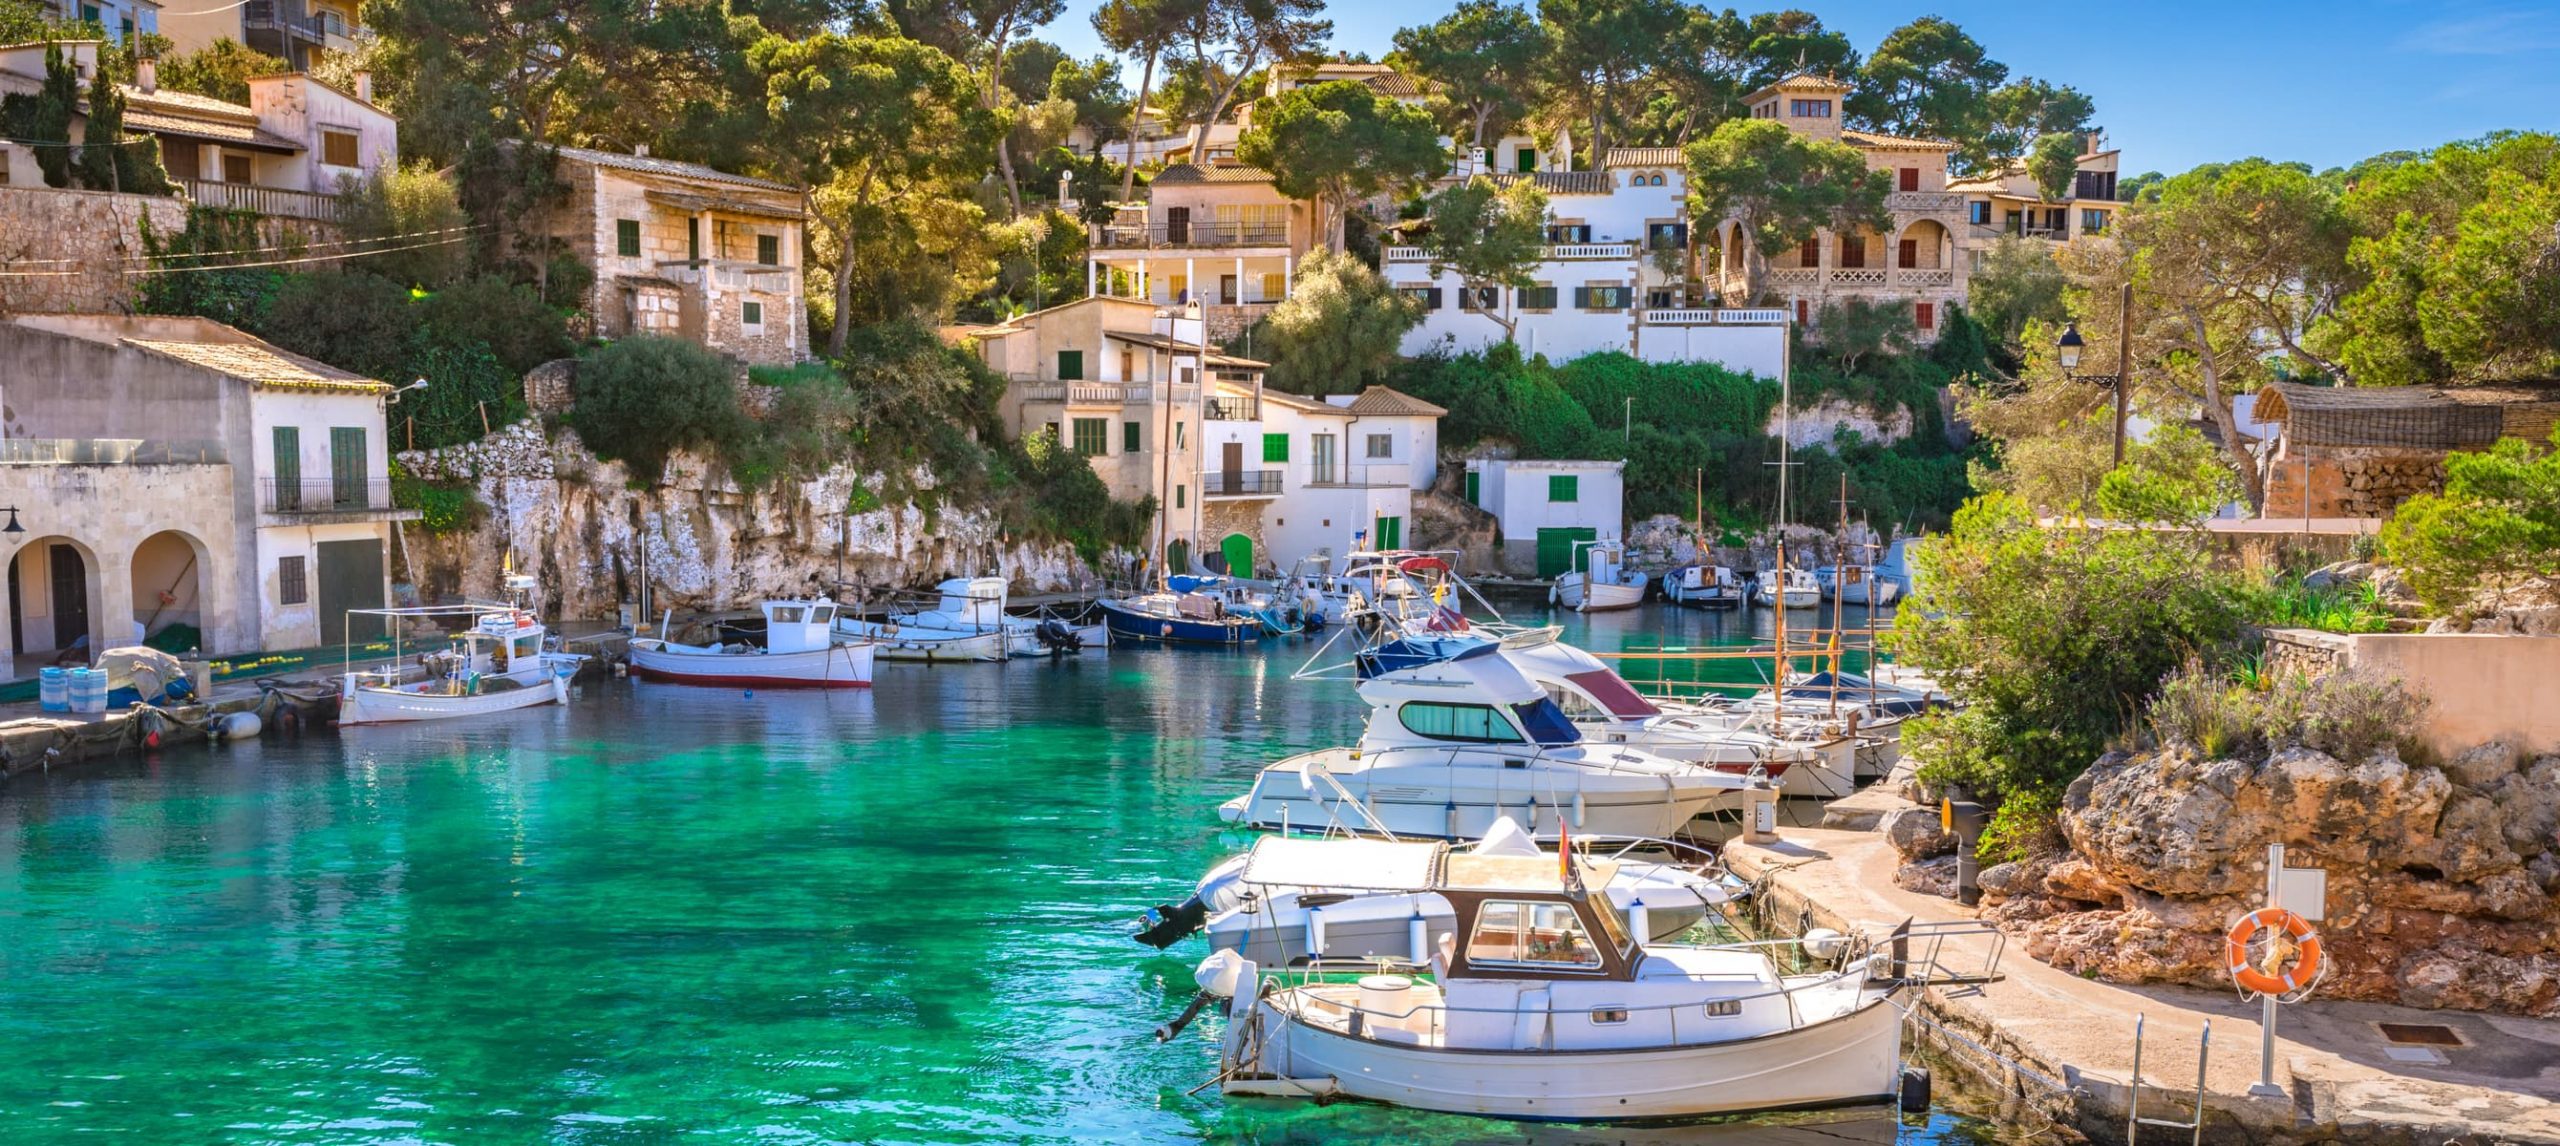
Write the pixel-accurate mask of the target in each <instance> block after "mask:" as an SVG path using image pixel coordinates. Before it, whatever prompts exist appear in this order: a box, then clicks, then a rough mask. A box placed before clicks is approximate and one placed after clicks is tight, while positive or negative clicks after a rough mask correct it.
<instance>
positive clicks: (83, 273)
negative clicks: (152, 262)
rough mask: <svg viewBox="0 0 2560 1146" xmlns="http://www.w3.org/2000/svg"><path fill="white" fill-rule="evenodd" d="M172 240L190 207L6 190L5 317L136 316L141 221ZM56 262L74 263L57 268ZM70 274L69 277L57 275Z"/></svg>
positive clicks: (150, 199)
mask: <svg viewBox="0 0 2560 1146" xmlns="http://www.w3.org/2000/svg"><path fill="white" fill-rule="evenodd" d="M144 218H149V219H150V220H151V226H152V229H153V230H154V231H156V232H159V233H161V234H171V233H175V232H177V231H180V230H183V229H185V227H186V225H187V204H186V202H185V201H184V200H180V199H171V198H165V197H162V196H154V195H117V194H113V193H110V192H105V191H64V190H58V189H55V188H51V187H0V271H6V272H11V273H9V274H6V275H5V276H0V313H5V314H26V313H45V312H100V311H104V312H113V313H125V312H128V311H130V310H131V309H132V299H133V288H134V283H135V279H134V278H133V277H132V276H130V275H127V274H125V273H124V272H125V270H126V269H127V268H130V267H134V266H137V265H140V264H138V263H137V262H133V261H131V260H137V259H139V258H140V257H141V256H142V231H141V227H140V225H139V220H141V219H144ZM53 260H70V261H69V262H58V261H53ZM58 271H69V272H70V273H67V274H57V273H54V272H58Z"/></svg>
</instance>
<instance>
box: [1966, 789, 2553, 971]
mask: <svg viewBox="0 0 2560 1146" xmlns="http://www.w3.org/2000/svg"><path fill="white" fill-rule="evenodd" d="M2061 824H2062V832H2063V835H2064V837H2065V838H2066V839H2067V840H2068V841H2069V844H2070V850H2069V852H2068V853H2067V854H2064V855H2061V856H2057V857H2051V858H2048V859H2044V860H2039V861H2034V862H2030V863H2026V864H2004V865H2001V866H1999V867H1995V868H1991V869H1989V870H1987V871H1985V872H1984V873H1983V874H1982V883H1983V887H1984V889H1985V892H1986V900H1985V901H1986V902H1987V903H1990V904H1992V905H1993V907H1992V911H1991V915H1992V917H1993V918H1995V919H1998V920H2000V921H2001V922H2002V923H2003V925H2004V926H2006V927H2008V928H2009V929H2011V930H2012V931H2013V932H2016V933H2018V934H2020V935H2021V936H2022V937H2023V939H2024V942H2025V946H2026V948H2027V950H2028V951H2029V953H2031V954H2033V955H2034V956H2035V957H2037V958H2039V959H2042V960H2045V961H2047V962H2049V963H2052V964H2054V965H2055V966H2058V967H2062V968H2065V969H2068V970H2073V971H2079V972H2083V973H2086V974H2093V975H2096V976H2098V977H2100V978H2104V979H2108V980H2111V981H2116V982H2157V981H2168V982H2187V983H2194V984H2198V985H2203V986H2217V987H2219V986H2228V985H2229V977H2228V975H2227V974H2226V973H2225V968H2224V964H2223V943H2222V933H2223V930H2224V929H2225V928H2226V927H2228V926H2229V924H2230V923H2231V921H2232V920H2234V919H2236V918H2238V917H2239V915H2240V914H2242V913H2243V912H2246V911H2249V910H2252V909H2254V908H2257V907H2259V906H2263V904H2264V889H2265V886H2266V859H2265V856H2266V850H2265V849H2266V845H2268V844H2270V843H2282V844H2284V845H2285V848H2286V853H2285V862H2286V863H2287V865H2289V866H2295V867H2319V868H2323V869H2326V870H2327V872H2328V873H2329V897H2328V918H2327V919H2326V920H2325V921H2324V922H2322V923H2320V924H2319V925H2318V926H2319V929H2320V931H2321V933H2322V935H2323V937H2324V944H2325V947H2326V950H2327V953H2328V958H2329V959H2330V960H2331V963H2332V970H2331V973H2330V976H2329V979H2328V981H2327V982H2326V983H2325V984H2324V985H2323V986H2322V987H2321V988H2320V993H2321V994H2322V995H2323V996H2326V997H2331V998H2349V999H2369V1000H2383V1001H2392V1002H2400V1003H2406V1004H2410V1005H2414V1006H2426V1007H2450V1008H2458V1009H2466V1010H2495V1011H2506V1012H2512V1013H2519V1014H2530V1015H2539V1016H2545V1017H2549V1016H2560V898H2555V896H2556V895H2560V756H2546V757H2543V758H2541V759H2538V760H2533V759H2526V758H2523V757H2522V756H2520V754H2519V753H2517V752H2516V751H2515V750H2514V749H2513V748H2510V747H2508V746H2506V745H2502V744H2491V745H2486V746H2483V747H2481V748H2478V749H2475V750H2473V751H2471V752H2467V753H2464V754H2463V755H2461V756H2459V757H2457V758H2455V759H2454V760H2452V761H2450V762H2448V763H2446V764H2445V765H2443V766H2442V767H2436V766H2430V765H2420V764H2411V763H2408V762H2405V761H2403V760H2401V759H2400V758H2399V757H2398V756H2396V755H2394V754H2392V753H2391V752H2389V751H2388V750H2386V751H2384V752H2382V753H2380V754H2377V755H2376V756H2375V757H2373V758H2372V759H2369V760H2366V761H2363V762H2361V763H2352V764H2351V763H2348V762H2345V761H2341V760H2339V759H2337V758H2335V757H2331V756H2328V755H2325V754H2323V753H2320V752H2316V751H2312V750H2309V749H2300V748H2297V749H2291V750H2287V751H2283V752H2278V753H2276V754H2274V755H2273V756H2272V757H2270V758H2269V759H2268V760H2267V761H2266V762H2265V763H2263V764H2249V763H2245V762H2242V761H2238V760H2214V759H2205V758H2202V757H2200V756H2198V755H2197V754H2195V753H2193V752H2191V751H2187V750H2184V749H2176V748H2172V749H2167V750H2162V751H2159V752H2155V753H2150V754H2146V755H2123V754H2117V755H2112V756H2109V757H2107V758H2105V759H2103V760H2100V761H2099V762H2098V763H2097V765H2096V766H2094V767H2092V768H2091V769H2090V770H2089V771H2088V773H2087V774H2085V775H2083V776H2082V777H2081V778H2080V779H2079V780H2078V781H2077V782H2075V783H2074V784H2073V785H2072V786H2071V789H2070V791H2069V794H2068V795H2067V796H2066V797H2065V804H2064V811H2063V815H2062V820H2061Z"/></svg>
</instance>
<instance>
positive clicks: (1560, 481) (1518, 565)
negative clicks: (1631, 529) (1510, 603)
mask: <svg viewBox="0 0 2560 1146" xmlns="http://www.w3.org/2000/svg"><path fill="white" fill-rule="evenodd" d="M1626 472H1627V463H1625V462H1623V461H1528V460H1520V459H1512V458H1479V459H1476V460H1473V461H1470V462H1468V463H1467V476H1466V485H1465V492H1466V498H1467V500H1468V501H1469V502H1470V503H1472V504H1474V505H1475V506H1476V507H1477V508H1479V509H1482V510H1484V511H1485V512H1487V513H1490V514H1492V515H1493V518H1494V521H1495V522H1496V529H1497V530H1498V531H1499V543H1498V544H1497V545H1496V547H1495V549H1496V552H1497V554H1498V555H1499V556H1500V558H1501V560H1502V563H1503V564H1504V566H1506V567H1507V568H1508V569H1510V570H1512V571H1515V572H1531V571H1534V572H1535V573H1536V574H1537V575H1538V576H1540V577H1553V576H1555V575H1556V574H1558V573H1562V572H1564V571H1565V570H1567V569H1569V568H1571V567H1572V562H1573V543H1574V542H1576V541H1598V540H1603V539H1607V538H1613V537H1622V536H1624V533H1625V529H1626V520H1627V512H1626Z"/></svg>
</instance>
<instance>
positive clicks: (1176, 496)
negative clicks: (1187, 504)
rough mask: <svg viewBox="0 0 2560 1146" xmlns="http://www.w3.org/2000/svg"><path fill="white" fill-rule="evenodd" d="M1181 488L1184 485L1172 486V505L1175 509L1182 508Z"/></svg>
mask: <svg viewBox="0 0 2560 1146" xmlns="http://www.w3.org/2000/svg"><path fill="white" fill-rule="evenodd" d="M1183 488H1184V487H1182V486H1175V487H1173V507H1174V508H1175V509H1181V508H1182V505H1183V502H1182V491H1183Z"/></svg>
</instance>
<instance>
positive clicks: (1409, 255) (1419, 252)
mask: <svg viewBox="0 0 2560 1146" xmlns="http://www.w3.org/2000/svg"><path fill="white" fill-rule="evenodd" d="M1387 261H1388V262H1391V263H1427V262H1430V261H1431V255H1430V253H1429V252H1427V251H1425V250H1423V249H1422V248H1420V247H1389V248H1387Z"/></svg>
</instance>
